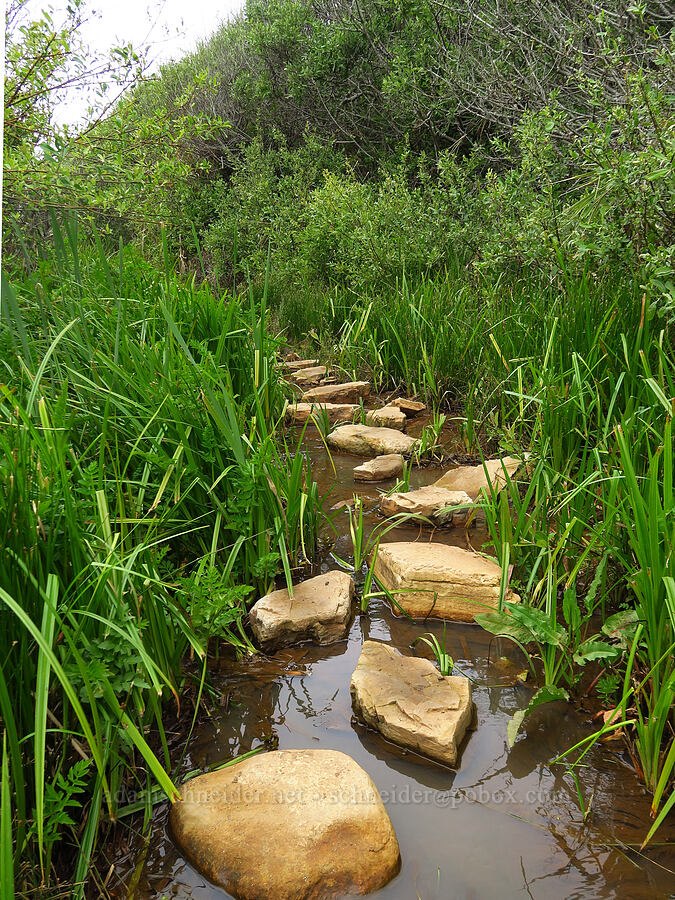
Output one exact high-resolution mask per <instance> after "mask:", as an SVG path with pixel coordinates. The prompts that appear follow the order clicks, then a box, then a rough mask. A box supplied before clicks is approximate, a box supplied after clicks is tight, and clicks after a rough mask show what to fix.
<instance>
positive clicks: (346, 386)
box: [302, 381, 370, 403]
mask: <svg viewBox="0 0 675 900" xmlns="http://www.w3.org/2000/svg"><path fill="white" fill-rule="evenodd" d="M368 396H370V385H369V384H368V382H367V381H346V382H344V383H343V384H322V385H320V386H319V387H315V388H312V389H311V390H310V391H305V393H304V394H303V395H302V401H303V403H315V402H317V401H318V402H319V403H325V402H328V403H358V402H359V400H360V399H362V398H363V399H365V398H366V397H368Z"/></svg>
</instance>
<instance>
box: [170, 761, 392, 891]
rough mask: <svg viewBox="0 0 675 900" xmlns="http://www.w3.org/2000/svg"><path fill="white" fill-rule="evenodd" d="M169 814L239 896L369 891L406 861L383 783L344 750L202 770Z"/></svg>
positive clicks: (207, 868) (204, 865)
mask: <svg viewBox="0 0 675 900" xmlns="http://www.w3.org/2000/svg"><path fill="white" fill-rule="evenodd" d="M170 822H171V828H172V830H173V834H174V837H175V839H176V841H177V843H178V844H179V846H180V847H181V849H182V851H183V853H184V854H185V856H186V857H187V859H188V860H189V861H190V862H191V863H192V864H193V865H194V866H196V868H197V869H199V871H200V872H202V873H203V874H204V875H205V876H206V877H207V878H208V879H209V880H210V881H212V882H214V883H215V884H217V885H219V886H220V887H222V888H224V889H225V890H226V891H228V892H229V893H230V894H232V895H233V896H234V897H237V898H238V900H329V898H335V897H342V896H344V895H346V894H351V895H354V894H357V895H360V894H367V893H370V892H371V891H376V890H378V889H379V888H381V887H383V886H384V885H385V884H387V882H388V881H390V880H391V879H392V878H393V877H394V875H396V873H397V872H398V870H399V867H400V856H399V848H398V842H397V840H396V834H395V833H394V829H393V826H392V824H391V821H390V819H389V816H388V815H387V811H386V810H385V808H384V805H383V803H382V799H381V798H380V795H379V793H378V791H377V788H376V787H375V785H374V784H373V782H372V781H371V779H370V778H369V777H368V775H367V774H366V773H365V772H364V771H363V769H362V768H361V767H360V766H359V765H357V763H356V762H354V760H353V759H352V758H351V757H349V756H347V755H346V754H344V753H339V752H337V751H335V750H275V751H272V752H270V753H261V754H259V755H257V756H252V757H250V758H249V759H245V760H242V761H241V762H239V763H236V764H235V765H233V766H230V767H228V768H226V769H221V770H220V771H218V772H212V773H210V774H208V775H200V776H199V777H198V778H194V779H192V781H188V782H187V784H185V785H184V786H183V789H182V791H181V799H180V800H179V801H178V802H176V803H175V804H174V806H173V807H172V809H171V816H170Z"/></svg>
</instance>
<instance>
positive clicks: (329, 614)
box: [249, 572, 354, 647]
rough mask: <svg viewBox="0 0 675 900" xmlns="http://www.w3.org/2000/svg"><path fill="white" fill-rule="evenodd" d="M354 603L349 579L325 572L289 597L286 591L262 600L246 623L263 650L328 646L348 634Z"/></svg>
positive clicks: (308, 581) (272, 594)
mask: <svg viewBox="0 0 675 900" xmlns="http://www.w3.org/2000/svg"><path fill="white" fill-rule="evenodd" d="M353 599H354V581H353V579H352V577H351V576H350V575H348V574H347V573H346V572H327V573H326V574H325V575H317V576H316V577H315V578H308V579H307V581H303V582H301V583H300V584H296V585H294V587H293V596H292V597H291V596H289V593H288V589H287V588H283V589H281V590H278V591H272V593H271V594H267V595H266V596H264V597H261V598H260V600H258V602H257V603H256V604H255V605H254V606H253V607H252V608H251V611H250V612H249V622H250V624H251V628H252V629H253V633H254V635H255V637H256V638H257V640H258V641H259V642H260V643H261V644H263V645H264V646H270V645H273V646H275V647H285V646H288V645H289V644H297V643H299V642H301V641H312V642H313V643H315V644H331V643H333V642H334V641H339V640H341V639H342V638H343V637H344V636H345V634H346V633H347V629H348V627H349V622H350V619H351V614H352V601H353Z"/></svg>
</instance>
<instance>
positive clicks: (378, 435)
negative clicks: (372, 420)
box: [326, 425, 417, 456]
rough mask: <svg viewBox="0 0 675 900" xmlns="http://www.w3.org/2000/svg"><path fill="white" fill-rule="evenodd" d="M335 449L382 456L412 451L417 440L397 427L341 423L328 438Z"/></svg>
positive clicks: (405, 453) (329, 443)
mask: <svg viewBox="0 0 675 900" xmlns="http://www.w3.org/2000/svg"><path fill="white" fill-rule="evenodd" d="M326 442H327V443H328V445H329V446H330V447H332V448H333V449H334V450H344V451H345V453H354V454H356V455H357V456H358V455H360V456H380V455H383V454H385V453H402V454H404V455H407V454H410V453H412V451H413V449H414V448H415V445H416V444H417V441H416V440H415V438H412V437H409V436H408V435H407V434H402V433H401V432H400V431H396V429H395V428H374V427H373V426H370V425H341V426H340V427H339V428H336V429H335V431H331V433H330V434H329V435H328V437H327V438H326Z"/></svg>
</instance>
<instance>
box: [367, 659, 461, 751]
mask: <svg viewBox="0 0 675 900" xmlns="http://www.w3.org/2000/svg"><path fill="white" fill-rule="evenodd" d="M351 697H352V707H353V709H354V713H355V714H356V716H357V717H358V718H359V719H361V720H362V721H363V722H365V723H366V725H370V726H371V727H372V728H376V729H377V730H378V731H379V732H380V733H381V734H382V735H383V736H384V737H385V738H387V740H390V741H392V742H393V743H394V744H398V746H400V747H405V748H408V749H410V750H415V751H416V752H418V753H421V754H423V755H424V756H428V757H430V758H431V759H434V760H437V761H438V762H441V763H444V764H445V765H448V766H456V765H457V760H458V758H459V747H460V745H461V743H462V740H463V739H464V735H465V733H466V731H467V729H469V728H470V727H471V725H472V721H473V716H474V709H473V703H472V701H471V683H470V681H469V679H468V678H465V677H464V676H461V675H450V676H443V675H441V674H440V673H439V671H438V669H437V668H436V666H435V665H434V664H433V663H432V662H431V660H428V659H419V658H415V657H411V656H403V655H402V654H401V653H399V652H398V650H396V649H394V648H393V647H391V646H389V645H388V644H383V643H380V642H379V641H365V643H364V644H363V649H362V650H361V656H360V657H359V662H358V665H357V667H356V670H355V671H354V674H353V675H352V679H351Z"/></svg>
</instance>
